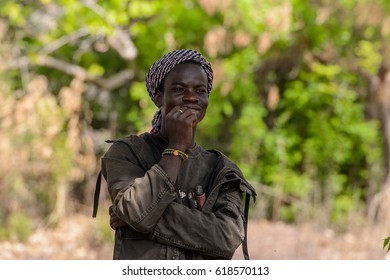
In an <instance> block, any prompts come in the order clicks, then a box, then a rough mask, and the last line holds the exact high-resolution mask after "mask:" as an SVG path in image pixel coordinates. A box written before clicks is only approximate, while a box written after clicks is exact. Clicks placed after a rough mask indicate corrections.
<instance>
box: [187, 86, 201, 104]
mask: <svg viewBox="0 0 390 280" xmlns="http://www.w3.org/2000/svg"><path fill="white" fill-rule="evenodd" d="M183 100H186V101H190V102H198V101H199V98H198V95H197V94H196V89H193V88H188V89H186V91H185V92H184V96H183Z"/></svg>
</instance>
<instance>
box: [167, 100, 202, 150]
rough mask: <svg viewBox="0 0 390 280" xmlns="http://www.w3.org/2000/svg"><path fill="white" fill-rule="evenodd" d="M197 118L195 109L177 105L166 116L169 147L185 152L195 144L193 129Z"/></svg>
mask: <svg viewBox="0 0 390 280" xmlns="http://www.w3.org/2000/svg"><path fill="white" fill-rule="evenodd" d="M196 122H197V118H196V114H195V113H194V112H193V110H191V109H189V108H187V107H180V106H175V107H174V108H173V109H172V110H171V111H170V112H169V113H167V115H166V116H165V123H164V126H165V132H166V134H167V137H168V142H169V148H174V149H179V150H181V151H183V152H185V151H186V150H187V149H189V148H191V147H192V145H193V141H194V138H193V130H194V126H196Z"/></svg>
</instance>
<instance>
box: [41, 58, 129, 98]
mask: <svg viewBox="0 0 390 280" xmlns="http://www.w3.org/2000/svg"><path fill="white" fill-rule="evenodd" d="M35 64H37V65H39V66H46V67H50V68H53V69H56V70H59V71H61V72H64V73H66V74H68V75H71V76H75V77H79V78H81V79H83V80H85V81H88V82H91V83H93V84H95V85H97V86H99V87H101V88H103V89H106V90H108V91H111V90H114V89H116V88H118V87H120V86H122V85H124V84H125V83H126V82H128V81H130V80H132V79H133V78H134V71H133V70H130V69H125V70H123V71H121V72H119V73H117V74H115V75H113V76H111V77H109V78H104V77H100V76H92V75H90V74H89V73H88V71H87V70H85V69H84V68H83V67H81V66H79V65H75V64H71V63H68V62H65V61H62V60H59V59H56V58H53V57H49V56H44V55H39V56H38V57H37V59H36V60H35Z"/></svg>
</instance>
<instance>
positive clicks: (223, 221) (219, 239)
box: [152, 181, 244, 259]
mask: <svg viewBox="0 0 390 280" xmlns="http://www.w3.org/2000/svg"><path fill="white" fill-rule="evenodd" d="M237 184H240V183H239V182H237V181H235V182H226V183H224V185H223V186H222V187H221V188H220V190H219V193H218V195H217V198H216V201H215V203H214V205H213V207H212V210H210V211H207V210H206V211H199V210H195V209H190V208H187V207H186V206H184V205H181V204H179V203H176V202H174V203H171V204H170V205H169V206H168V207H167V208H166V209H165V212H164V213H163V215H162V216H161V219H160V220H159V221H158V223H157V225H156V227H155V228H154V231H153V233H152V239H155V240H156V241H158V242H160V243H163V244H167V245H171V246H176V247H180V248H183V249H188V250H192V251H195V252H197V253H199V254H203V255H208V256H212V257H216V258H229V259H230V258H231V257H232V256H233V254H234V252H235V250H236V249H237V248H238V246H239V245H240V244H241V243H242V241H243V239H244V219H243V206H242V194H241V191H240V187H239V186H237ZM206 203H207V202H206Z"/></svg>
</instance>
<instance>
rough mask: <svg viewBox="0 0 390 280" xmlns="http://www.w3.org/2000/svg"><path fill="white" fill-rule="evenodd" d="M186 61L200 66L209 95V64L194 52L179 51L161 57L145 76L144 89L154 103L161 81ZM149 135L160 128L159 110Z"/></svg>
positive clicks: (211, 74) (211, 84)
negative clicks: (205, 77)
mask: <svg viewBox="0 0 390 280" xmlns="http://www.w3.org/2000/svg"><path fill="white" fill-rule="evenodd" d="M186 61H194V62H196V63H198V64H199V65H200V66H202V68H203V70H204V71H205V72H206V76H207V92H208V93H210V91H211V89H212V87H213V70H212V68H211V65H210V63H209V62H208V61H207V60H206V59H205V58H204V57H203V56H202V54H200V53H199V52H197V51H195V50H185V49H179V50H174V51H171V52H169V53H167V54H165V55H163V56H162V57H161V58H160V59H158V60H157V61H156V62H154V63H153V65H152V66H151V67H150V69H149V71H148V73H147V74H146V89H147V91H148V93H149V96H150V98H151V99H152V100H153V102H155V99H154V98H155V96H156V93H157V91H158V89H159V87H160V86H161V83H162V81H163V80H164V78H165V77H166V76H167V75H168V73H169V72H170V71H171V70H172V69H173V68H174V67H175V66H176V65H178V64H180V63H182V62H186ZM152 125H153V128H152V131H151V133H156V132H157V131H158V130H159V129H160V126H161V110H160V109H159V110H158V111H157V112H156V114H155V115H154V118H153V121H152Z"/></svg>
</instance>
